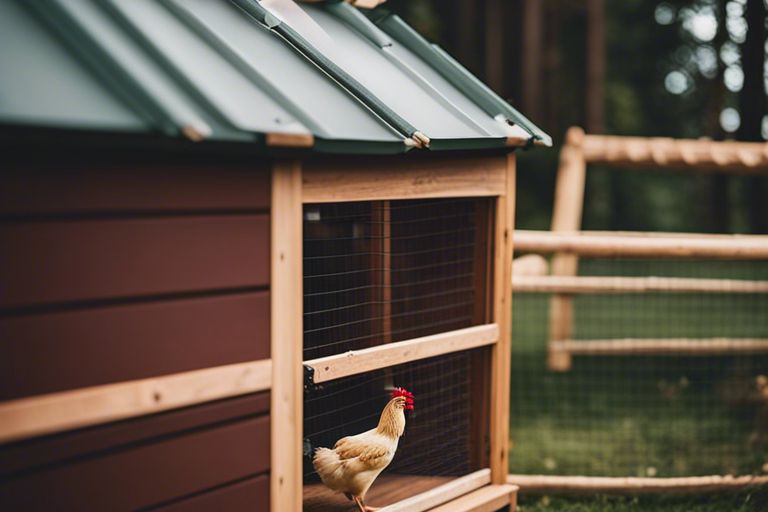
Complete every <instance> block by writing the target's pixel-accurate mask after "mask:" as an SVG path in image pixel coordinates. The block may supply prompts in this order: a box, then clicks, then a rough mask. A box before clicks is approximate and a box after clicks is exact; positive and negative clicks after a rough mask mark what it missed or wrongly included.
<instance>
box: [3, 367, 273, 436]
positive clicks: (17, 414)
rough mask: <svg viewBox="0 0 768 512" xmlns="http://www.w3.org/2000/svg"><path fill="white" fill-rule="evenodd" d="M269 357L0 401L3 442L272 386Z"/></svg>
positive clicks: (261, 389)
mask: <svg viewBox="0 0 768 512" xmlns="http://www.w3.org/2000/svg"><path fill="white" fill-rule="evenodd" d="M271 379H272V362H271V361H270V360H262V361H253V362H248V363H238V364H233V365H227V366H220V367H217V368H207V369H204V370H195V371H191V372H184V373H177V374H174V375H166V376H162V377H155V378H151V379H143V380H136V381H129V382H121V383H117V384H107V385H103V386H94V387H90V388H84V389H76V390H72V391H63V392H60V393H51V394H47V395H40V396H34V397H31V398H21V399H19V400H11V401H8V402H2V403H0V443H4V442H9V441H14V440H18V439H23V438H27V437H33V436H38V435H42V434H50V433H53V432H60V431H63V430H69V429H73V428H79V427H85V426H90V425H97V424H100V423H106V422H109V421H116V420H120V419H125V418H131V417H136V416H141V415H145V414H152V413H156V412H160V411H166V410H169V409H175V408H179V407H185V406H189V405H195V404H199V403H204V402H209V401H212V400H217V399H221V398H228V397H232V396H238V395H243V394H246V393H252V392H256V391H263V390H266V389H269V387H270V384H271Z"/></svg>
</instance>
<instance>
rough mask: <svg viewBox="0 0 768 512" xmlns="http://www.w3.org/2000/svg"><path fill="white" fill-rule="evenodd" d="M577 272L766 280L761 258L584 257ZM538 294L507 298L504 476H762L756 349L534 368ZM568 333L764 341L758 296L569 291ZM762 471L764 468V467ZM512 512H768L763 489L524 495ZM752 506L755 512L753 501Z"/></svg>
mask: <svg viewBox="0 0 768 512" xmlns="http://www.w3.org/2000/svg"><path fill="white" fill-rule="evenodd" d="M582 272H583V273H585V274H589V275H600V274H605V275H657V276H659V275H685V276H690V277H720V278H749V279H768V268H766V265H762V266H757V265H752V264H749V263H747V264H738V265H736V266H734V264H732V263H728V264H726V263H714V264H711V265H708V266H698V265H697V266H695V267H694V266H692V265H690V264H674V263H653V262H594V261H593V262H584V263H583V264H582ZM548 301H549V297H548V296H545V295H539V294H516V295H515V297H514V303H513V304H514V305H513V307H514V320H513V363H512V409H511V412H512V415H511V432H512V433H511V435H512V443H513V444H512V453H511V461H510V471H511V472H512V473H526V474H559V475H592V476H658V477H672V476H695V475H711V474H723V475H724V474H741V475H744V474H764V470H763V468H764V465H766V463H768V399H766V397H765V396H763V395H762V394H761V392H760V389H759V385H758V381H759V378H760V376H765V375H768V357H766V356H739V357H734V356H727V357H726V356H720V357H692V356H686V357H679V356H655V357H653V356H643V357H637V356H633V357H616V356H610V357H587V356H583V357H578V358H575V359H574V364H573V368H572V369H571V371H569V372H565V373H553V372H549V371H548V370H547V369H546V366H545V363H546V345H545V343H546V336H547V307H548ZM575 316H576V323H575V337H576V338H582V339H588V338H597V339H603V338H618V337H665V338H672V337H716V336H724V337H761V338H768V297H766V296H765V295H762V296H759V295H741V296H736V295H731V296H727V295H708V296H702V295H694V294H646V295H611V296H589V297H579V298H577V299H576V302H575ZM765 467H767V468H768V465H767V466H765ZM522 505H523V507H522V510H524V511H530V510H535V511H539V510H576V511H580V510H584V511H620V510H659V511H661V510H664V511H676V510H697V511H698V510H701V511H704V510H768V506H766V501H765V496H764V495H763V494H759V493H758V494H755V493H754V492H752V493H746V494H737V495H723V496H715V497H713V496H707V497H704V498H701V499H698V498H691V497H688V498H677V499H671V498H666V497H662V498H652V497H648V498H640V499H637V498H621V497H600V496H598V497H589V498H584V499H571V498H569V499H567V500H565V501H563V499H561V498H555V497H547V498H541V497H531V498H529V499H526V500H524V501H523V502H522ZM755 507H758V508H755Z"/></svg>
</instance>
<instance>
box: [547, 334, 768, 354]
mask: <svg viewBox="0 0 768 512" xmlns="http://www.w3.org/2000/svg"><path fill="white" fill-rule="evenodd" d="M553 349H554V350H567V351H568V352H570V353H571V354H573V355H590V356H598V355H601V356H603V355H617V356H622V355H627V356H630V355H639V356H641V355H689V356H709V355H721V354H764V353H766V352H768V338H765V339H762V338H619V339H606V340H558V341H555V342H554V343H553Z"/></svg>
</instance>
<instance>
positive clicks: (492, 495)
mask: <svg viewBox="0 0 768 512" xmlns="http://www.w3.org/2000/svg"><path fill="white" fill-rule="evenodd" d="M517 491H518V488H517V486H514V485H504V484H502V485H488V486H486V487H483V488H482V489H478V490H477V491H475V492H472V493H470V494H466V495H464V496H462V497H461V498H459V499H457V500H454V501H451V502H450V503H446V504H445V505H442V506H440V507H437V508H433V509H432V510H431V511H430V512H496V511H497V510H499V509H501V508H503V507H506V506H508V505H510V504H512V503H513V502H515V503H516V499H514V498H513V496H514V495H515V494H516V493H517ZM513 511H514V509H511V512H513Z"/></svg>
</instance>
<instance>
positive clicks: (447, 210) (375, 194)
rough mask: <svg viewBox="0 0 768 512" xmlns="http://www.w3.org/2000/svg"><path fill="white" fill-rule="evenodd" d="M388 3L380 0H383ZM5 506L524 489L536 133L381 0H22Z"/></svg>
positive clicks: (210, 506)
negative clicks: (526, 258) (363, 0)
mask: <svg viewBox="0 0 768 512" xmlns="http://www.w3.org/2000/svg"><path fill="white" fill-rule="evenodd" d="M374 3H375V2H374ZM0 76H1V77H2V78H0V132H1V133H2V134H3V137H2V138H0V144H2V148H3V170H2V173H0V216H2V222H0V245H1V247H2V249H1V250H0V289H1V290H2V293H1V294H0V509H2V510H24V511H30V512H32V511H37V510H51V509H54V508H55V509H56V510H78V511H88V510H113V511H122V510H126V511H127V510H147V511H148V510H152V511H163V512H171V511H173V512H182V511H185V512H187V511H198V510H228V511H233V512H235V511H240V510H243V511H244V510H272V511H274V512H290V511H296V512H298V511H300V510H302V509H303V510H326V511H327V510H345V511H350V510H355V509H356V505H355V504H354V503H353V502H351V501H349V500H348V499H347V498H346V497H345V496H344V494H343V493H333V492H332V491H331V490H330V489H328V488H326V487H324V486H323V484H322V483H321V482H320V480H319V477H318V475H317V474H316V472H314V471H313V467H312V460H311V459H312V453H313V451H314V450H316V449H317V448H321V447H328V448H332V447H333V445H334V443H335V441H336V440H338V439H339V438H341V437H343V436H350V435H354V434H357V433H360V432H363V431H366V430H368V429H372V428H374V427H376V425H377V421H378V415H379V414H380V413H381V411H382V408H383V407H385V405H386V404H387V400H388V396H389V393H390V391H391V390H392V389H393V388H397V387H405V388H407V389H408V390H409V391H410V392H412V393H413V395H415V400H416V407H415V410H413V411H408V412H407V415H406V418H407V419H406V427H405V433H404V435H403V437H402V438H401V439H400V441H399V448H398V449H397V452H396V453H395V456H394V459H393V460H392V461H391V464H390V466H389V467H388V468H387V469H386V470H385V471H384V472H383V473H382V474H381V475H380V476H379V477H378V479H377V480H376V481H375V482H374V483H373V486H372V487H371V489H370V492H368V494H367V496H366V497H365V498H366V503H367V504H368V505H370V506H380V507H385V508H384V510H387V511H390V512H391V511H397V510H402V511H406V510H407V511H409V512H419V511H424V510H439V511H448V510H450V511H458V510H484V511H490V510H498V509H503V508H506V507H509V508H512V509H513V508H514V500H515V493H516V487H514V486H513V485H510V484H508V483H507V472H508V462H509V461H508V437H509V436H508V434H509V432H508V426H509V381H510V373H509V370H510V327H511V326H510V321H511V320H510V316H511V307H510V301H511V287H510V276H511V256H512V229H513V210H514V191H515V150H516V149H519V148H527V147H530V146H535V145H550V143H551V142H550V139H549V137H548V136H547V135H546V134H544V133H542V132H541V131H540V130H539V129H538V128H536V126H534V125H533V124H532V123H531V122H530V121H528V120H527V119H526V118H525V117H524V116H522V115H521V114H520V113H519V112H517V111H516V110H515V109H514V108H512V107H511V106H510V105H508V104H507V103H506V102H505V101H503V100H502V99H500V98H499V97H498V96H496V95H495V94H494V93H493V92H491V91H490V90H489V89H488V88H487V87H486V86H484V85H483V84H482V83H481V82H479V81H478V80H477V79H476V78H475V77H473V76H472V75H471V74H470V73H469V72H468V71H467V70H465V69H464V68H463V67H462V66H461V65H460V64H458V63H457V62H456V61H454V60H453V59H452V58H451V57H450V56H449V55H447V54H446V53H445V52H444V51H442V50H441V49H440V48H439V47H437V46H435V45H432V44H430V43H429V42H427V41H425V40H424V39H423V38H422V37H421V36H420V35H419V34H418V33H417V32H415V31H414V30H413V29H412V28H411V27H409V26H408V25H407V24H406V23H405V22H404V21H403V20H402V19H400V18H399V17H398V16H396V15H394V14H391V13H390V12H388V11H386V10H385V9H384V8H382V7H378V8H376V9H373V10H364V9H358V8H356V7H354V6H353V5H351V4H350V3H348V2H334V1H328V2H311V3H310V2H308V3H294V2H292V1H287V0H286V1H276V0H263V1H258V0H231V1H226V0H214V1H212V0H183V1H182V0H66V1H65V0H54V1H50V2H28V1H26V0H3V1H0Z"/></svg>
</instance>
